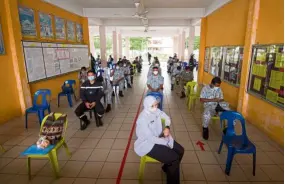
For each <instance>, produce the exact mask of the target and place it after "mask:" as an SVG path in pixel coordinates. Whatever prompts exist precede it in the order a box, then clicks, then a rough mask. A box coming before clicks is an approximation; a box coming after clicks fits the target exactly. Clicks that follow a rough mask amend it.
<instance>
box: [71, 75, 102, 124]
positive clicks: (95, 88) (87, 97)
mask: <svg viewBox="0 0 285 184" xmlns="http://www.w3.org/2000/svg"><path fill="white" fill-rule="evenodd" d="M87 77H88V80H87V81H85V82H84V83H83V84H82V85H81V87H80V98H81V100H82V103H81V104H79V105H78V107H77V108H76V109H75V114H76V116H77V117H78V118H79V119H80V120H82V121H83V124H81V125H80V126H81V127H80V129H81V130H84V129H86V128H87V126H88V125H89V124H90V121H89V120H88V118H87V116H86V115H85V114H84V112H86V111H87V110H90V109H93V110H94V112H95V113H96V116H97V117H98V121H96V123H97V124H96V125H97V127H99V126H103V122H102V120H101V118H102V117H103V115H104V112H105V109H104V106H103V104H102V103H101V102H100V100H101V98H102V97H103V96H104V92H103V86H102V83H101V82H98V81H96V78H95V73H94V72H93V71H88V72H87Z"/></svg>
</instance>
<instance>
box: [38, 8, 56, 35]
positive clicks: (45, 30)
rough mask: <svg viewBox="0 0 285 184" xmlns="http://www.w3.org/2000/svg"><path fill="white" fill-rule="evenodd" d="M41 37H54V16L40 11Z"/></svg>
mask: <svg viewBox="0 0 285 184" xmlns="http://www.w3.org/2000/svg"><path fill="white" fill-rule="evenodd" d="M39 20H40V35H41V38H45V39H53V38H54V34H53V28H52V16H51V15H49V14H45V13H41V12H39Z"/></svg>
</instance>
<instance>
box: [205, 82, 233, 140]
mask: <svg viewBox="0 0 285 184" xmlns="http://www.w3.org/2000/svg"><path fill="white" fill-rule="evenodd" d="M221 83H222V81H221V79H220V78H219V77H214V78H213V79H212V81H211V84H210V85H207V86H205V87H203V88H202V90H201V94H200V101H201V102H203V103H204V112H203V116H202V122H203V138H204V139H205V140H208V138H209V129H208V126H209V123H210V121H211V118H212V116H216V115H217V113H218V112H217V106H218V105H219V106H220V107H221V108H222V109H224V110H230V108H229V104H228V103H227V102H225V101H224V96H223V92H222V89H221V88H220V85H221Z"/></svg>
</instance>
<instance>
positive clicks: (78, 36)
mask: <svg viewBox="0 0 285 184" xmlns="http://www.w3.org/2000/svg"><path fill="white" fill-rule="evenodd" d="M76 41H77V42H82V41H83V29H82V25H81V24H76Z"/></svg>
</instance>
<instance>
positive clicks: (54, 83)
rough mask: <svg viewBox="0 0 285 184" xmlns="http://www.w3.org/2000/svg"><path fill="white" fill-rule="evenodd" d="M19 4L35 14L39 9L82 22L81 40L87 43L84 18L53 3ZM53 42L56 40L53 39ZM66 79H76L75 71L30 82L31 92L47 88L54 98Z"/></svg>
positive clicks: (23, 1) (21, 2) (22, 0)
mask: <svg viewBox="0 0 285 184" xmlns="http://www.w3.org/2000/svg"><path fill="white" fill-rule="evenodd" d="M20 4H21V5H22V6H25V7H29V8H32V9H34V10H36V13H35V14H36V15H37V12H38V11H40V12H44V13H49V14H51V15H55V16H58V17H61V18H64V19H65V20H70V21H73V22H76V23H80V24H82V25H83V26H82V27H83V37H84V39H83V40H84V43H85V44H88V45H89V39H86V38H88V30H86V25H85V24H86V21H84V19H85V18H83V17H80V16H78V15H75V14H73V13H70V12H68V11H65V10H63V9H61V8H58V7H56V6H54V5H51V4H49V3H45V2H43V1H40V0H36V1H30V0H20ZM36 19H38V18H37V16H36ZM87 25H88V22H87ZM37 28H38V29H39V26H37ZM87 29H88V26H87ZM38 33H39V30H38ZM24 39H25V38H24ZM26 40H27V39H26ZM36 40H39V41H40V38H37V39H36ZM53 42H57V41H55V40H54V41H53ZM61 42H62V41H61ZM64 43H68V41H64ZM69 43H73V42H69ZM68 79H70V80H72V79H73V80H77V72H73V73H69V74H66V75H63V76H59V77H56V78H50V79H47V80H43V81H39V82H36V83H31V84H30V89H31V93H32V94H34V93H35V92H36V91H37V90H38V89H43V88H47V89H50V90H51V91H52V99H55V98H57V94H58V93H59V92H60V91H61V85H62V84H63V82H64V81H65V80H68Z"/></svg>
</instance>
